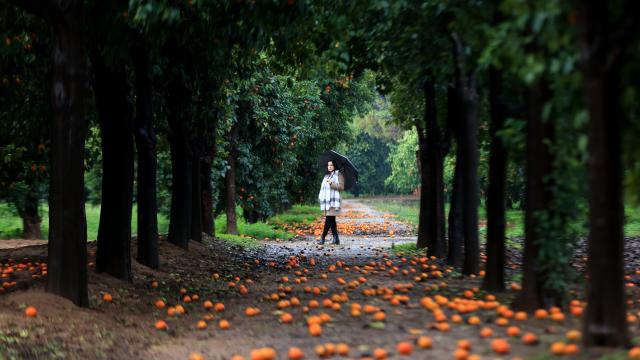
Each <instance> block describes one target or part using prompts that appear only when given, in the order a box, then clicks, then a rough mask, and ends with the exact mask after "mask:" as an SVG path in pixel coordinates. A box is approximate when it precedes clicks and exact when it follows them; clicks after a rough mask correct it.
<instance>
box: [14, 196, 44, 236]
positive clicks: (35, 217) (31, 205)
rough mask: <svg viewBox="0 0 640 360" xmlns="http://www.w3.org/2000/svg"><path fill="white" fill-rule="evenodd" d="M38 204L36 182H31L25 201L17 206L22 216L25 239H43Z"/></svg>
mask: <svg viewBox="0 0 640 360" xmlns="http://www.w3.org/2000/svg"><path fill="white" fill-rule="evenodd" d="M38 204H39V199H38V191H37V189H36V188H35V186H34V184H29V193H28V194H27V196H26V198H25V199H24V202H23V203H22V204H19V205H18V206H17V208H18V213H19V214H20V217H21V218H22V238H23V239H42V231H41V230H40V223H41V222H42V219H41V218H40V214H39V213H38Z"/></svg>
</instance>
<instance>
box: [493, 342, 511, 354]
mask: <svg viewBox="0 0 640 360" xmlns="http://www.w3.org/2000/svg"><path fill="white" fill-rule="evenodd" d="M491 349H493V351H494V352H495V353H496V354H507V353H508V352H509V350H510V347H509V343H508V342H507V341H506V340H504V339H494V340H493V341H492V342H491Z"/></svg>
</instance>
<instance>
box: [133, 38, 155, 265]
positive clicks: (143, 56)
mask: <svg viewBox="0 0 640 360" xmlns="http://www.w3.org/2000/svg"><path fill="white" fill-rule="evenodd" d="M133 63H134V70H135V74H136V82H135V87H136V121H135V124H134V126H135V141H136V150H137V155H138V184H137V185H138V186H137V199H138V254H137V260H138V262H139V263H141V264H143V265H146V266H148V267H150V268H153V269H157V268H158V266H159V264H160V260H159V255H158V203H157V198H156V196H157V194H156V168H157V164H156V133H155V129H154V125H153V81H152V75H151V59H150V57H149V53H148V50H147V49H146V48H144V47H143V46H142V45H140V44H138V45H137V46H136V47H135V49H133Z"/></svg>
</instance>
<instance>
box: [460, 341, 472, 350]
mask: <svg viewBox="0 0 640 360" xmlns="http://www.w3.org/2000/svg"><path fill="white" fill-rule="evenodd" d="M458 349H464V350H471V341H469V340H467V339H460V340H458Z"/></svg>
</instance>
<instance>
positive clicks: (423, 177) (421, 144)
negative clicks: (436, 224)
mask: <svg viewBox="0 0 640 360" xmlns="http://www.w3.org/2000/svg"><path fill="white" fill-rule="evenodd" d="M416 132H417V133H418V155H419V162H418V164H419V166H418V168H419V170H420V211H419V215H418V240H417V244H416V246H417V247H418V248H426V247H427V246H429V234H428V222H429V220H428V214H429V212H428V210H427V209H428V206H429V202H428V200H429V199H428V198H427V191H428V190H427V189H428V188H429V187H430V183H429V176H428V175H429V170H428V164H427V161H428V160H427V136H426V134H425V129H424V126H423V125H422V124H421V122H420V121H419V120H418V121H416Z"/></svg>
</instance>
